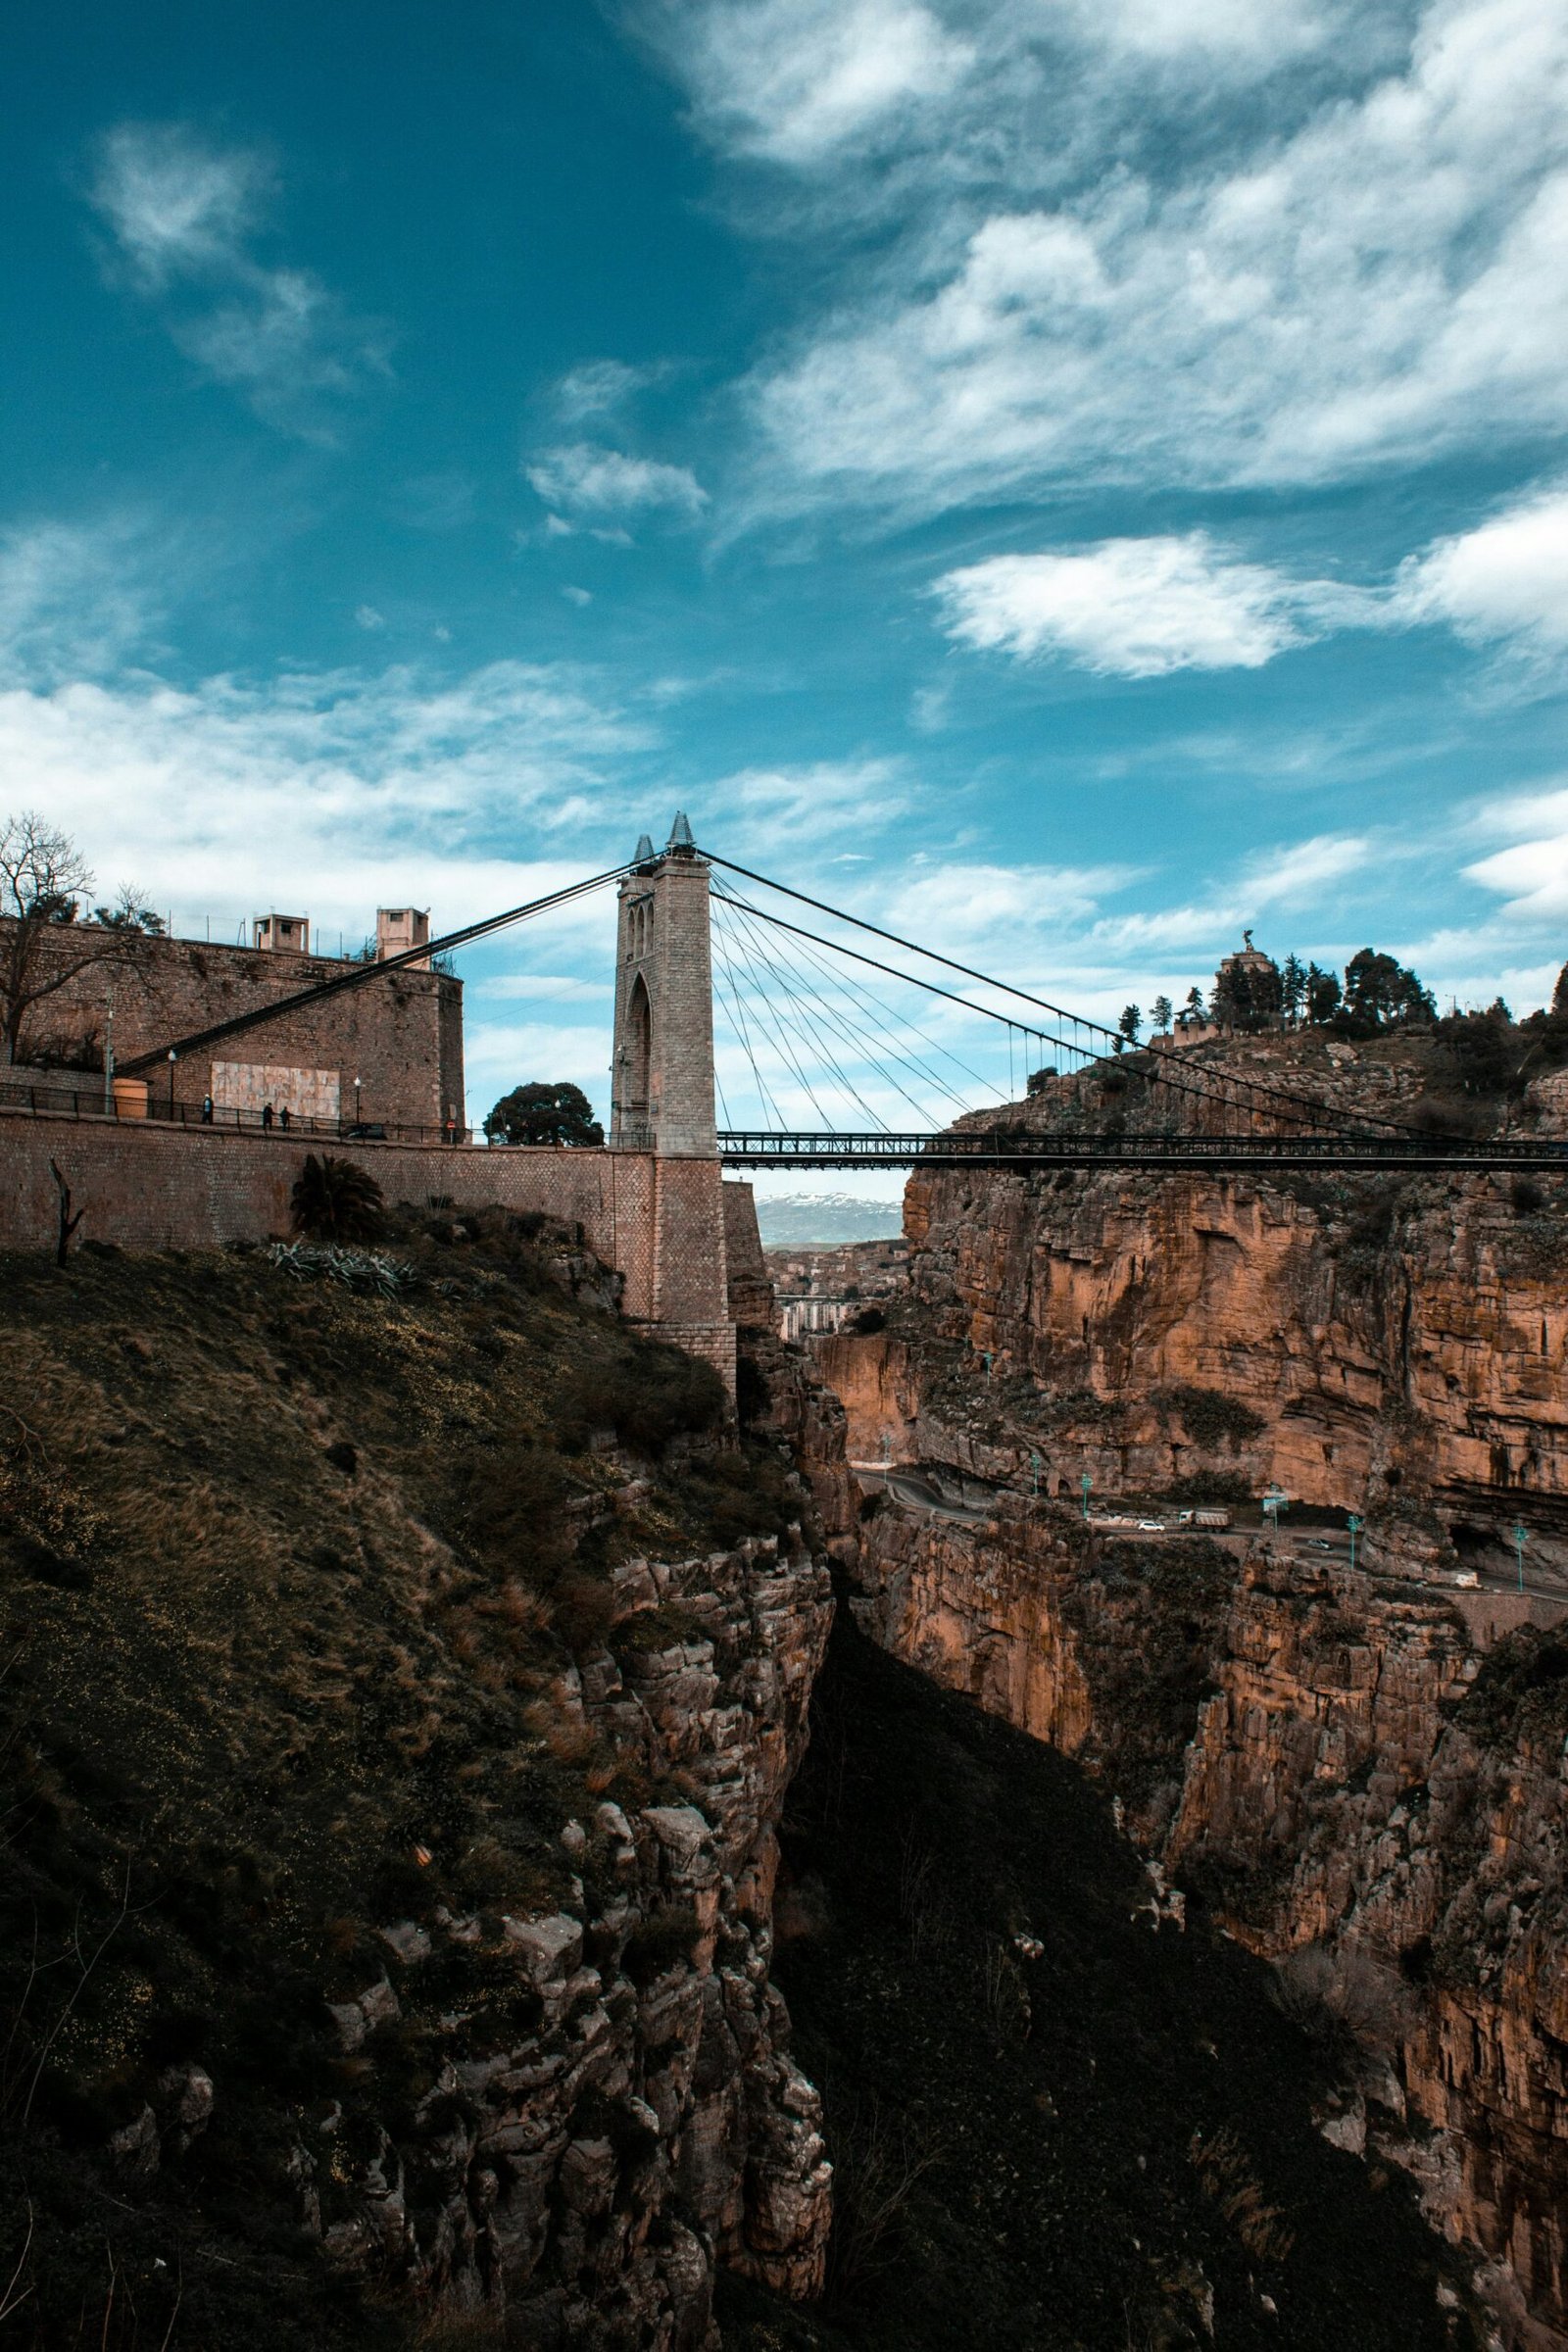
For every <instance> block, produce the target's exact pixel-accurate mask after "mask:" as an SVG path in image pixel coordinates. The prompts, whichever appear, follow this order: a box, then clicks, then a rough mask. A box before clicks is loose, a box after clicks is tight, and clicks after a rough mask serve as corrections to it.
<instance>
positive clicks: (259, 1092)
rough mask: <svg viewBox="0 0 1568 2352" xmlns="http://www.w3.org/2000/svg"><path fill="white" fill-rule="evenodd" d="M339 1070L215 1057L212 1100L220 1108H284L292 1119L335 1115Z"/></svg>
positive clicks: (339, 1096)
mask: <svg viewBox="0 0 1568 2352" xmlns="http://www.w3.org/2000/svg"><path fill="white" fill-rule="evenodd" d="M342 1091H343V1087H342V1072H341V1071H340V1070H298V1069H292V1068H290V1067H289V1066H288V1065H287V1064H286V1063H284V1062H275V1061H215V1062H214V1064H213V1101H214V1103H216V1104H217V1106H218V1108H219V1109H220V1110H265V1109H266V1107H267V1105H268V1104H269V1103H270V1104H271V1106H272V1108H273V1110H274V1111H278V1110H287V1112H288V1114H289V1116H290V1118H295V1119H335V1118H337V1117H339V1116H340V1109H341V1101H342Z"/></svg>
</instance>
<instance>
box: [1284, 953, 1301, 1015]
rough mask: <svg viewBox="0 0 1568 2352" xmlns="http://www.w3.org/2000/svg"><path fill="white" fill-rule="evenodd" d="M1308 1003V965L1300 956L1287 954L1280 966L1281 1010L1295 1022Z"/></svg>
mask: <svg viewBox="0 0 1568 2352" xmlns="http://www.w3.org/2000/svg"><path fill="white" fill-rule="evenodd" d="M1305 1003H1306V967H1305V965H1304V964H1303V963H1302V961H1301V959H1300V957H1299V956H1286V958H1285V961H1284V963H1283V965H1282V966H1281V968H1280V1010H1281V1011H1282V1012H1283V1013H1284V1015H1285V1018H1286V1019H1287V1020H1288V1021H1290V1022H1292V1023H1295V1022H1296V1021H1299V1019H1300V1017H1301V1007H1302V1005H1304V1004H1305Z"/></svg>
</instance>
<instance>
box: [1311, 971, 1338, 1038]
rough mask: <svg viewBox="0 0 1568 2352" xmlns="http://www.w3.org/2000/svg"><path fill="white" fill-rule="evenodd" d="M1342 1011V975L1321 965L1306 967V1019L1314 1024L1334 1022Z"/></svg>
mask: <svg viewBox="0 0 1568 2352" xmlns="http://www.w3.org/2000/svg"><path fill="white" fill-rule="evenodd" d="M1339 1009H1340V975H1339V973H1338V972H1330V971H1325V970H1324V969H1323V967H1322V965H1321V964H1316V963H1309V964H1308V965H1307V967H1306V1017H1307V1019H1308V1020H1309V1021H1311V1022H1313V1023H1314V1024H1320V1023H1322V1022H1324V1021H1332V1020H1333V1018H1334V1015H1335V1014H1336V1013H1337V1012H1338V1011H1339Z"/></svg>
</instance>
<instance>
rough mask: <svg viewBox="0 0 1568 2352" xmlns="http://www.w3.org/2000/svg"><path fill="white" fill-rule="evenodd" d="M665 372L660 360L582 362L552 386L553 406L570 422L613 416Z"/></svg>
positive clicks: (665, 369) (657, 380) (655, 382)
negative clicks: (638, 364)
mask: <svg viewBox="0 0 1568 2352" xmlns="http://www.w3.org/2000/svg"><path fill="white" fill-rule="evenodd" d="M667 372H668V369H667V368H666V365H665V363H664V362H663V361H662V360H651V361H648V362H646V363H645V364H644V365H643V366H641V367H636V368H634V367H630V366H628V365H627V363H626V362H625V361H624V360H585V361H584V362H583V363H582V365H581V366H580V367H578V368H570V369H568V371H567V372H566V374H564V376H562V378H561V379H560V381H559V382H558V384H557V385H556V387H555V394H554V401H555V406H556V409H557V410H558V412H559V413H560V415H561V416H563V417H567V418H568V419H570V420H571V421H572V422H573V423H575V422H577V421H578V420H579V419H581V418H582V417H613V416H617V415H618V414H619V412H620V411H621V410H622V409H624V408H626V407H628V406H629V404H630V403H631V402H632V401H633V400H634V399H635V398H636V396H637V394H638V393H639V392H641V391H643V390H645V389H646V387H647V386H648V385H650V384H657V383H659V382H660V381H661V380H662V378H663V377H664V375H665V374H667Z"/></svg>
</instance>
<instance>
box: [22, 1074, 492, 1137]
mask: <svg viewBox="0 0 1568 2352" xmlns="http://www.w3.org/2000/svg"><path fill="white" fill-rule="evenodd" d="M0 1110H20V1111H26V1112H30V1113H31V1114H32V1115H33V1116H34V1117H35V1118H40V1119H42V1118H49V1119H105V1118H107V1119H118V1120H119V1121H120V1123H121V1124H122V1125H123V1126H131V1125H134V1126H138V1127H140V1126H160V1127H196V1128H200V1129H201V1130H202V1132H203V1133H204V1134H210V1135H218V1134H223V1135H274V1136H280V1137H290V1138H294V1137H299V1136H309V1137H311V1138H313V1139H316V1138H321V1139H324V1140H328V1141H332V1142H336V1143H398V1144H471V1143H472V1141H473V1130H472V1128H471V1127H460V1126H458V1125H457V1124H456V1123H455V1122H454V1123H453V1124H451V1125H442V1126H417V1125H411V1124H410V1123H409V1122H408V1121H407V1120H397V1119H377V1118H373V1117H371V1116H369V1115H368V1114H366V1113H364V1112H363V1111H362V1112H361V1113H360V1114H359V1115H358V1116H349V1117H342V1116H339V1117H337V1118H335V1119H322V1118H307V1117H305V1116H303V1115H302V1114H301V1113H299V1112H296V1111H292V1110H291V1111H288V1112H287V1113H286V1114H285V1113H284V1111H283V1110H282V1109H277V1110H275V1111H274V1112H273V1114H272V1116H271V1118H270V1119H269V1118H268V1117H267V1115H266V1113H265V1112H264V1111H260V1110H240V1109H236V1108H233V1107H230V1106H227V1105H224V1104H222V1103H214V1104H213V1107H212V1109H211V1111H208V1110H207V1109H206V1107H205V1106H204V1105H203V1104H200V1103H179V1102H174V1103H171V1102H169V1101H168V1099H167V1098H166V1099H165V1100H164V1101H163V1102H162V1103H160V1102H158V1101H156V1100H155V1099H154V1097H153V1093H152V1090H151V1089H149V1090H148V1100H147V1102H146V1103H145V1104H143V1103H140V1102H139V1101H137V1102H134V1103H128V1104H127V1103H125V1102H124V1101H123V1100H122V1101H121V1102H120V1103H114V1102H113V1101H111V1102H110V1103H107V1104H106V1103H105V1101H104V1082H103V1080H102V1079H101V1078H99V1079H97V1080H96V1081H94V1082H93V1083H92V1084H91V1085H88V1086H85V1087H70V1086H49V1085H43V1086H40V1085H38V1084H36V1083H35V1082H28V1083H23V1082H21V1081H20V1080H17V1079H0Z"/></svg>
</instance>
